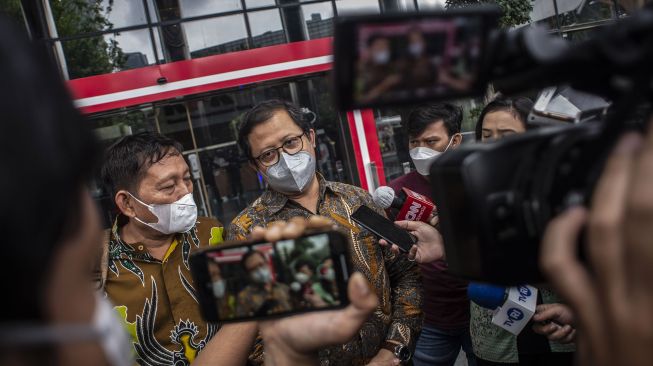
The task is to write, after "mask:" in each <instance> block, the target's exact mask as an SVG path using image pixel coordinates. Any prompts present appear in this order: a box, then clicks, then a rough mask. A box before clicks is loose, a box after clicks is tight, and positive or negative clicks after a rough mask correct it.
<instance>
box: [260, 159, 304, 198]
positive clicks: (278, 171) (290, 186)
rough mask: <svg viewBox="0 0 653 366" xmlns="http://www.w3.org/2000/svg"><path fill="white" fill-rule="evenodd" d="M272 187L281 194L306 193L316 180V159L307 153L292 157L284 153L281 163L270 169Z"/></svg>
mask: <svg viewBox="0 0 653 366" xmlns="http://www.w3.org/2000/svg"><path fill="white" fill-rule="evenodd" d="M266 176H267V181H268V184H269V185H270V187H272V189H274V190H275V191H278V192H281V193H300V192H304V190H306V188H307V187H308V185H309V184H310V183H311V182H312V181H313V178H315V159H313V156H312V155H311V154H309V153H308V152H306V151H300V152H298V153H297V154H294V155H290V154H286V153H285V152H282V153H281V155H280V156H279V161H278V162H277V163H276V164H274V165H272V166H271V167H269V168H268V171H267V174H266Z"/></svg>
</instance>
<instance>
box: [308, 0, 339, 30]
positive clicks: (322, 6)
mask: <svg viewBox="0 0 653 366" xmlns="http://www.w3.org/2000/svg"><path fill="white" fill-rule="evenodd" d="M302 14H303V16H304V24H305V26H306V35H307V36H308V39H316V38H323V37H330V36H331V35H332V34H333V20H332V18H333V7H332V4H331V2H330V1H325V2H322V3H317V4H311V5H302Z"/></svg>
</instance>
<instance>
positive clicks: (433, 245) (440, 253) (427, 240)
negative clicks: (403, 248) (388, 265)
mask: <svg viewBox="0 0 653 366" xmlns="http://www.w3.org/2000/svg"><path fill="white" fill-rule="evenodd" d="M395 225H397V226H398V227H400V228H402V229H405V230H408V231H409V232H410V233H411V234H413V235H415V237H417V243H416V244H415V245H413V246H412V247H411V248H410V251H409V252H408V259H410V260H414V261H417V263H430V262H434V261H437V260H444V259H445V252H444V243H443V241H442V235H440V232H439V231H438V230H437V229H435V228H434V227H433V226H431V225H429V224H427V223H425V222H421V221H397V222H395ZM379 244H381V245H389V243H388V242H387V241H385V240H384V239H381V240H379ZM390 250H392V252H393V253H395V254H398V253H399V247H398V246H397V245H395V244H392V246H391V248H390Z"/></svg>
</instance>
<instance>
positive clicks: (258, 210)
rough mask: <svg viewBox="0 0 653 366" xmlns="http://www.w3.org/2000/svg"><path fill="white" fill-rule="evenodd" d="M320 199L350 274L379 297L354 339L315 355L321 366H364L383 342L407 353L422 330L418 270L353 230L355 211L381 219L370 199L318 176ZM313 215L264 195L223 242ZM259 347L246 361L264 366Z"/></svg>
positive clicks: (363, 232)
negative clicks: (342, 238) (341, 234)
mask: <svg viewBox="0 0 653 366" xmlns="http://www.w3.org/2000/svg"><path fill="white" fill-rule="evenodd" d="M318 179H319V184H320V198H319V201H318V209H317V214H319V215H322V216H326V217H329V218H331V219H332V220H333V221H334V222H335V223H336V224H337V225H338V226H340V227H341V228H342V229H345V230H346V232H348V233H349V234H350V238H351V245H350V248H349V254H350V257H351V261H352V265H353V268H352V270H353V271H358V272H361V273H362V274H363V275H365V277H366V278H367V280H368V281H369V282H370V283H371V284H372V287H373V289H374V290H375V292H376V294H377V295H378V297H379V306H378V308H377V309H376V311H375V312H374V313H373V314H372V316H371V317H370V319H369V320H368V321H367V322H366V323H365V324H364V325H363V327H362V328H361V330H360V331H359V333H358V335H356V336H355V337H354V338H353V339H352V340H351V341H350V342H348V343H346V344H343V345H341V346H335V347H330V348H328V349H324V350H322V351H320V361H321V363H322V364H331V365H364V364H366V363H367V362H368V361H369V360H370V359H371V358H372V357H374V356H375V355H376V354H377V353H378V352H379V350H380V349H381V347H382V345H383V343H384V342H385V341H386V340H392V341H396V342H400V343H402V344H404V345H406V346H408V347H410V349H411V350H414V348H415V342H416V341H417V336H418V333H419V331H420V330H421V326H422V311H421V306H422V290H421V280H420V275H419V269H418V267H417V266H416V265H415V263H414V262H409V261H408V260H407V259H406V257H405V256H397V255H394V254H393V253H392V252H391V251H389V250H388V249H386V248H384V247H382V246H380V245H379V244H378V243H377V240H376V238H375V237H374V235H372V234H371V233H370V232H368V231H366V230H364V229H362V228H361V227H359V226H357V225H356V224H355V223H354V222H353V221H352V220H351V219H350V217H349V216H350V215H351V213H352V212H354V210H356V209H357V208H358V207H359V206H360V205H366V206H369V207H370V208H372V209H374V210H375V211H376V212H378V213H380V214H383V215H385V214H384V213H383V210H382V209H381V208H380V207H378V206H377V205H376V204H375V203H374V201H372V197H371V196H370V195H369V193H367V191H364V190H362V189H360V188H358V187H354V186H351V185H348V184H343V183H338V182H329V181H326V180H325V179H324V178H322V177H321V176H319V175H318ZM311 215H313V213H311V212H309V211H308V210H307V209H306V208H304V207H302V206H301V205H299V204H297V203H295V202H294V201H291V200H289V199H288V198H287V197H286V196H284V195H282V194H281V193H278V192H276V191H273V190H267V191H265V192H264V193H263V195H261V197H259V198H258V199H257V200H256V201H254V203H252V204H251V205H250V206H249V207H247V208H246V209H245V210H243V212H241V213H240V214H239V215H238V216H237V217H236V218H235V219H234V220H233V221H232V222H231V225H230V226H229V229H228V230H227V238H228V239H245V238H246V236H247V235H248V233H249V232H250V231H251V229H252V228H253V227H254V226H263V227H265V226H267V224H268V223H270V222H272V221H275V220H288V219H290V218H292V217H295V216H303V217H309V216H311ZM262 348H263V347H262V343H261V342H260V340H259V342H258V343H257V345H256V346H255V350H254V353H253V354H252V355H251V356H250V360H251V361H252V362H254V363H262V362H263V349H262Z"/></svg>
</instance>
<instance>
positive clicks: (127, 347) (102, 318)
mask: <svg viewBox="0 0 653 366" xmlns="http://www.w3.org/2000/svg"><path fill="white" fill-rule="evenodd" d="M96 298H97V303H96V305H95V314H94V315H93V327H94V328H95V329H97V330H98V331H100V333H101V334H102V335H103V337H102V338H101V339H100V345H101V346H102V350H103V351H104V354H105V356H106V358H107V360H108V361H109V363H110V364H112V365H114V366H119V365H131V364H133V360H132V359H131V355H132V353H133V352H134V348H133V347H132V342H131V340H130V338H129V335H128V334H127V332H125V329H124V328H123V326H122V323H120V320H119V319H118V317H117V316H116V312H115V310H113V305H112V304H111V302H110V301H109V300H108V299H107V298H105V297H104V296H102V295H99V294H98V295H97V297H96Z"/></svg>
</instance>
